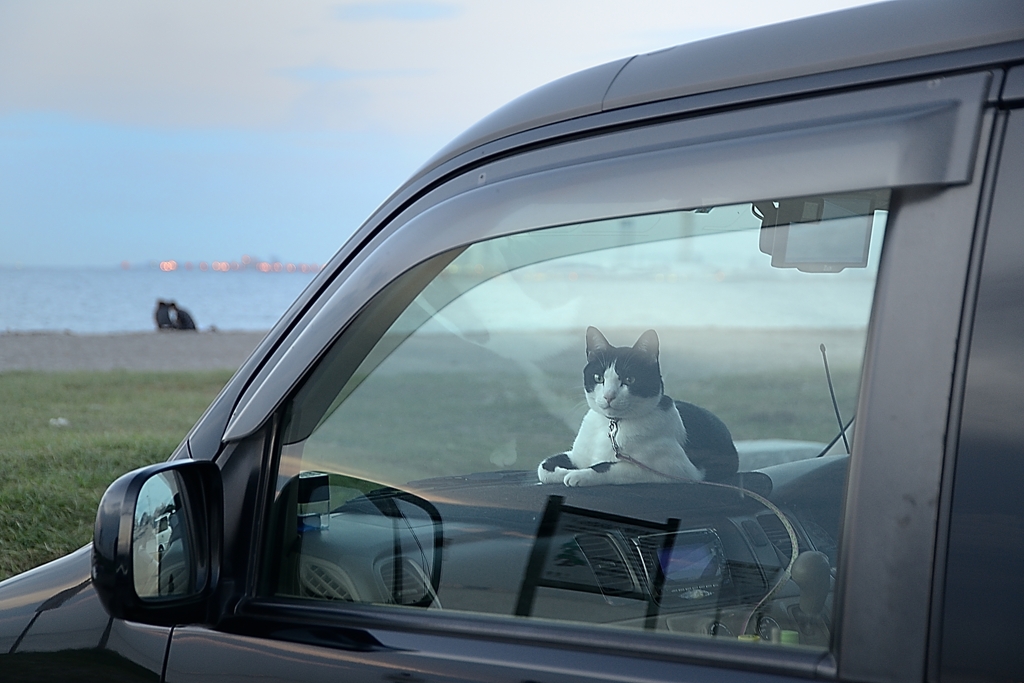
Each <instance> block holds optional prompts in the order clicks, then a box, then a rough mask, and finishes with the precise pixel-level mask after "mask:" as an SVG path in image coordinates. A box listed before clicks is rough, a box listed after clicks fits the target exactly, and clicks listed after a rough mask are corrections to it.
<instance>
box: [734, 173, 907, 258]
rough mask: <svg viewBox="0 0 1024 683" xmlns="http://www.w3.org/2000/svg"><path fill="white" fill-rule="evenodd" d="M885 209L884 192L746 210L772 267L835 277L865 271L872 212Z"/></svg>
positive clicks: (784, 201) (759, 204)
mask: <svg viewBox="0 0 1024 683" xmlns="http://www.w3.org/2000/svg"><path fill="white" fill-rule="evenodd" d="M888 205H889V191H888V190H885V191H881V192H859V193H846V194H842V195H828V196H817V197H797V198H795V199H781V200H777V201H763V202H754V204H753V209H752V211H753V213H754V215H755V216H757V217H758V218H760V219H761V233H760V248H761V251H762V252H763V253H765V254H769V255H771V257H772V267H773V268H796V269H797V270H800V271H803V272H808V273H838V272H840V271H842V270H845V269H846V268H866V267H867V265H868V245H869V244H870V243H871V227H872V224H873V222H874V215H875V211H878V210H880V209H887V208H888Z"/></svg>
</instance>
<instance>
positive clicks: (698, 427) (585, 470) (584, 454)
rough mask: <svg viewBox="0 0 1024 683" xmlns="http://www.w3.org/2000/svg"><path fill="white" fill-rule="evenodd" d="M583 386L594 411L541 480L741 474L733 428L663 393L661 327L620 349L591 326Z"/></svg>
mask: <svg viewBox="0 0 1024 683" xmlns="http://www.w3.org/2000/svg"><path fill="white" fill-rule="evenodd" d="M583 388H584V390H585V393H586V396H587V404H588V405H589V406H590V411H589V412H588V413H587V414H586V416H585V417H584V418H583V423H582V424H581V425H580V429H579V432H578V433H577V434H576V440H575V441H574V442H573V444H572V450H570V451H569V452H567V453H559V454H558V455H554V456H551V457H550V458H547V459H546V460H544V462H542V463H541V464H540V465H539V466H538V467H537V477H538V478H539V479H540V481H541V483H544V484H565V485H566V486H592V485H595V484H629V483H636V482H671V481H679V480H684V479H686V480H693V481H701V480H705V479H707V480H711V481H721V480H723V479H726V478H728V477H731V476H732V475H734V474H735V473H736V470H737V467H738V458H737V455H736V446H735V445H734V444H733V442H732V435H731V434H730V433H729V428H728V427H726V426H725V423H723V422H722V421H721V420H720V419H718V417H716V416H715V415H714V414H712V413H711V412H709V411H707V410H705V409H704V408H701V407H699V406H695V405H693V404H692V403H686V402H685V401H673V400H672V398H670V397H669V396H666V395H665V394H664V393H663V392H664V383H663V382H662V379H661V366H660V364H659V363H658V334H657V333H656V332H655V331H654V330H647V331H646V332H644V333H643V334H642V335H640V338H639V339H638V340H637V342H636V343H635V344H634V345H633V346H632V347H617V346H612V345H611V344H609V343H608V340H607V339H605V337H604V335H603V334H601V332H600V331H598V329H597V328H596V327H588V328H587V365H586V367H585V368H584V369H583Z"/></svg>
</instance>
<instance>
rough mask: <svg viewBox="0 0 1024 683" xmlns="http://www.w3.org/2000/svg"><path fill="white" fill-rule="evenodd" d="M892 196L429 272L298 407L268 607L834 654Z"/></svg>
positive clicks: (448, 255)
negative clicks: (472, 616) (849, 498)
mask: <svg viewBox="0 0 1024 683" xmlns="http://www.w3.org/2000/svg"><path fill="white" fill-rule="evenodd" d="M888 201H889V192H888V191H876V192H856V193H847V194H835V195H827V196H814V197H797V198H779V199H773V200H764V201H760V200H759V201H754V202H749V203H741V204H730V205H725V206H706V207H698V208H694V209H690V210H680V211H667V212H665V211H661V212H655V213H649V214H634V215H628V216H619V217H615V218H610V219H606V220H598V221H586V222H580V223H571V224H564V225H557V226H538V227H537V228H535V229H533V230H529V231H525V232H521V233H517V234H513V235H508V236H504V237H499V238H495V239H488V240H485V241H481V242H478V243H474V244H471V245H468V246H466V247H461V248H458V249H454V250H451V251H448V252H445V253H441V254H438V255H436V256H434V257H432V258H430V259H428V260H426V261H424V262H423V263H421V264H420V265H418V266H416V267H414V268H413V269H411V270H409V271H408V272H406V273H404V274H402V275H401V276H400V277H398V278H396V279H395V280H394V281H393V282H392V283H391V284H390V285H388V286H387V287H386V288H385V289H384V290H382V291H381V292H380V293H379V294H378V295H377V296H376V297H375V298H374V299H373V300H372V301H371V302H370V303H369V304H368V305H367V306H366V307H365V308H364V310H363V311H362V312H360V313H359V315H357V316H356V317H355V318H354V319H353V320H352V321H351V322H350V323H349V324H348V326H347V328H346V329H345V330H344V332H343V333H342V334H341V335H340V336H339V337H338V339H337V340H336V342H335V343H334V344H333V345H332V346H331V347H330V349H329V350H328V351H327V353H326V354H325V355H324V356H323V357H322V358H321V360H320V361H319V362H318V364H317V365H316V367H315V368H314V369H313V371H312V372H311V373H310V374H309V376H308V377H307V378H306V379H305V380H304V381H303V382H302V383H301V384H300V386H299V387H298V389H297V390H296V391H295V392H294V394H293V396H292V398H291V399H290V400H289V401H288V402H287V403H286V405H285V407H284V408H283V410H282V419H281V428H280V430H281V431H280V438H279V442H280V444H281V445H280V446H279V453H278V465H277V475H278V476H277V488H276V492H275V498H274V503H273V508H272V525H271V528H270V532H269V534H268V546H267V551H266V557H265V563H264V569H263V572H262V583H261V589H260V590H261V591H262V593H263V594H265V595H268V596H279V597H282V598H297V599H303V600H315V601H336V602H341V603H345V604H352V603H362V604H367V605H376V606H386V609H430V610H439V611H448V612H452V613H458V612H474V613H486V614H490V615H501V616H506V617H529V618H543V619H546V620H557V621H566V622H576V623H589V624H603V625H607V626H614V627H619V628H625V629H645V630H651V631H658V632H665V633H672V634H678V635H680V636H681V637H716V638H731V639H743V640H752V641H764V642H766V643H772V644H777V645H779V646H785V647H789V646H803V647H814V648H825V647H827V646H828V644H829V642H830V638H831V630H832V623H833V614H832V587H833V585H834V582H835V572H836V567H837V548H838V541H837V539H838V533H839V527H840V521H841V519H840V510H841V509H842V505H843V496H844V487H845V473H846V467H847V462H848V457H849V456H848V452H849V448H850V443H851V440H852V432H853V430H852V429H851V428H849V427H850V425H851V423H852V422H853V421H854V420H855V414H854V410H855V405H856V400H857V393H858V383H859V377H860V371H861V365H862V361H863V355H864V348H865V338H866V330H867V324H868V320H869V318H870V314H871V303H872V298H873V293H874V286H875V280H876V277H877V273H878V263H879V258H880V254H881V245H882V242H883V237H884V233H885V227H886V217H887V207H888ZM499 218H500V217H495V220H498V219H499ZM840 425H842V426H843V427H844V429H841V427H840Z"/></svg>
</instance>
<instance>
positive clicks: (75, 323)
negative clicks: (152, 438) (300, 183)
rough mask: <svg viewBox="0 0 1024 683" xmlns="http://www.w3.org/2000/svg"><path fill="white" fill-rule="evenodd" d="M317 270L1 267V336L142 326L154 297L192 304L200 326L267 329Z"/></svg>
mask: <svg viewBox="0 0 1024 683" xmlns="http://www.w3.org/2000/svg"><path fill="white" fill-rule="evenodd" d="M314 277H315V274H313V273H302V272H294V273H289V272H270V273H263V272H259V271H257V270H244V271H243V270H239V271H229V272H215V271H212V270H210V271H200V270H192V271H186V270H176V271H171V272H164V271H161V270H159V269H157V268H131V269H127V270H125V269H121V268H27V267H26V268H0V334H2V333H4V332H27V331H52V332H72V333H76V334H105V333H116V332H143V331H147V330H153V329H155V328H156V322H155V320H154V311H155V310H156V305H157V300H160V299H162V300H165V301H174V302H176V303H177V304H178V306H179V307H181V308H184V309H185V310H187V311H188V312H189V313H190V314H191V315H192V317H193V318H194V319H195V321H196V325H197V326H198V327H199V329H200V330H208V329H210V328H216V329H219V330H253V331H257V330H269V329H270V328H271V327H273V325H274V323H276V322H277V320H278V319H279V318H280V317H281V315H282V314H283V313H284V312H285V311H286V310H287V309H288V307H289V306H290V305H291V303H292V302H293V301H294V300H295V299H296V297H298V295H299V294H300V293H301V292H302V290H303V289H305V287H306V286H307V285H308V284H309V283H310V282H312V280H313V278H314Z"/></svg>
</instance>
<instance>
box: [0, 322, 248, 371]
mask: <svg viewBox="0 0 1024 683" xmlns="http://www.w3.org/2000/svg"><path fill="white" fill-rule="evenodd" d="M265 334H266V333H265V332H176V331H168V332H156V331H153V332H136V333H126V334H96V335H91V334H64V333H53V332H6V333H3V334H0V372H10V371H15V370H41V371H44V372H57V371H74V370H119V369H124V370H161V371H167V370H221V369H228V370H234V369H236V368H238V367H239V366H240V365H241V364H242V363H243V362H244V361H245V359H246V358H248V357H249V354H250V353H252V351H253V349H255V348H256V346H257V345H258V344H259V343H260V341H261V340H262V339H263V337H264V336H265Z"/></svg>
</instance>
